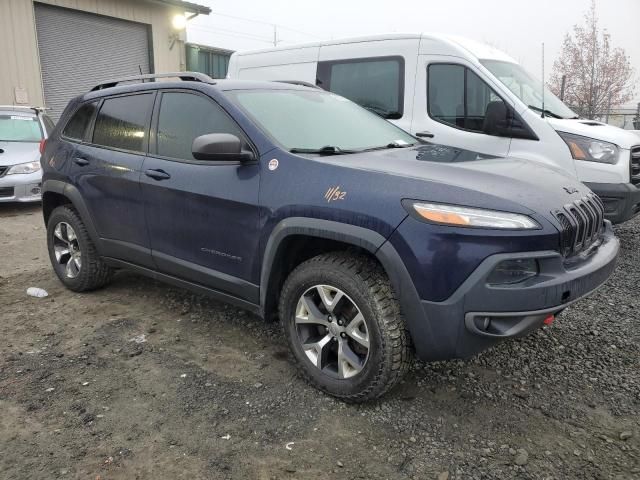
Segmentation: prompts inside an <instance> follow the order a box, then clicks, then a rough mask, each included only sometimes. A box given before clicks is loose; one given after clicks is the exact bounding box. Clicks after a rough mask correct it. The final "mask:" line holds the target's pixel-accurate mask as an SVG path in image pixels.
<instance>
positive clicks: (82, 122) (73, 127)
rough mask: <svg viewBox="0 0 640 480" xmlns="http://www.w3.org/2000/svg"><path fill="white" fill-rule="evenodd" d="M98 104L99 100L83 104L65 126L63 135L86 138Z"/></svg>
mask: <svg viewBox="0 0 640 480" xmlns="http://www.w3.org/2000/svg"><path fill="white" fill-rule="evenodd" d="M97 106H98V103H97V102H92V103H86V104H84V105H82V106H81V107H80V108H79V109H78V110H77V111H76V113H74V114H73V117H71V120H69V122H68V123H67V125H66V126H65V127H64V130H63V131H62V135H63V136H65V137H67V138H71V139H73V140H78V141H82V140H84V138H85V134H86V133H87V130H88V128H89V124H90V123H91V119H92V118H93V115H94V114H95V112H96V107H97Z"/></svg>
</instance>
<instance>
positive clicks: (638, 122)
mask: <svg viewBox="0 0 640 480" xmlns="http://www.w3.org/2000/svg"><path fill="white" fill-rule="evenodd" d="M633 128H635V129H636V130H640V102H639V103H638V109H637V110H636V118H634V119H633Z"/></svg>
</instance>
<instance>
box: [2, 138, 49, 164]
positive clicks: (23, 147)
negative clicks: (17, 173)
mask: <svg viewBox="0 0 640 480" xmlns="http://www.w3.org/2000/svg"><path fill="white" fill-rule="evenodd" d="M0 150H2V153H0V165H3V166H4V165H17V164H18V163H27V162H34V161H38V160H40V144H39V143H35V142H3V141H0Z"/></svg>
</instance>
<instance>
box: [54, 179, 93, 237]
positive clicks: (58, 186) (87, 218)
mask: <svg viewBox="0 0 640 480" xmlns="http://www.w3.org/2000/svg"><path fill="white" fill-rule="evenodd" d="M47 192H53V193H57V194H59V195H62V196H64V197H65V198H67V199H68V200H69V201H70V202H71V204H72V205H73V207H74V208H75V209H76V211H77V212H78V215H80V218H81V219H82V223H84V225H85V227H86V228H87V232H88V233H89V236H90V237H91V240H92V241H93V243H94V245H96V246H98V245H99V244H100V237H99V235H98V231H97V230H96V228H95V225H94V224H93V221H92V220H91V215H90V214H89V209H88V208H87V205H86V203H85V202H84V200H83V199H82V195H81V194H80V192H79V191H78V189H77V188H76V187H74V186H73V185H71V184H70V183H67V182H63V181H61V180H51V179H50V180H45V181H44V182H43V183H42V194H43V198H44V194H45V193H47Z"/></svg>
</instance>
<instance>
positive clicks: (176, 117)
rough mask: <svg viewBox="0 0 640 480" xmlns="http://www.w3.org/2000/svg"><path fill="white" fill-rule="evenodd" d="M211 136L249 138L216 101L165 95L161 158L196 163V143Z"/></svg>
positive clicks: (159, 142) (160, 129) (159, 147)
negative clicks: (225, 134) (223, 135)
mask: <svg viewBox="0 0 640 480" xmlns="http://www.w3.org/2000/svg"><path fill="white" fill-rule="evenodd" d="M208 133H230V134H232V135H235V136H236V137H238V138H240V140H243V139H244V138H245V136H244V134H243V133H242V131H241V130H240V127H238V126H237V125H236V123H235V122H234V121H233V120H232V119H231V117H229V115H227V113H226V112H225V111H224V110H223V109H222V108H221V107H219V106H218V105H217V104H214V103H213V101H210V100H207V99H206V98H205V97H202V96H200V95H194V94H191V93H183V92H165V93H163V94H162V103H161V104H160V114H159V117H158V134H157V136H156V139H157V140H156V141H157V154H158V155H159V156H161V157H170V158H176V159H182V160H194V157H193V154H192V152H191V150H192V149H191V146H192V144H193V140H194V139H195V138H196V137H199V136H200V135H206V134H208Z"/></svg>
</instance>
